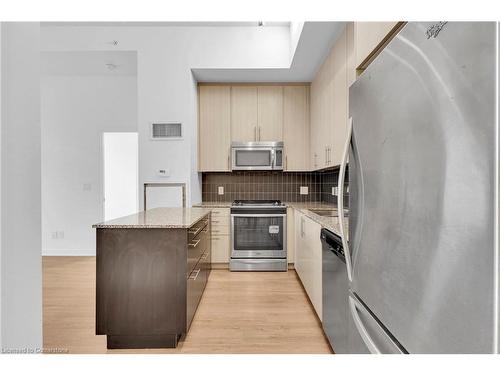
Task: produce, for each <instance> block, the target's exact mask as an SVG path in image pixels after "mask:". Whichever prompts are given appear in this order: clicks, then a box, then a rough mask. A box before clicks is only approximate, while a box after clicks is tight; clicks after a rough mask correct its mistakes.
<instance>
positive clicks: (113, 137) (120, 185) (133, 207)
mask: <svg viewBox="0 0 500 375" xmlns="http://www.w3.org/2000/svg"><path fill="white" fill-rule="evenodd" d="M138 146H139V145H138V140H137V133H121V132H120V133H116V132H115V133H104V134H103V153H104V155H103V156H104V171H103V172H104V173H103V175H104V220H113V219H116V218H118V217H122V216H127V215H131V214H135V213H136V212H137V211H138V209H139V193H138V191H137V190H138V187H139V182H138V172H139V165H138V164H139V161H138V158H137V157H138V152H139V150H138Z"/></svg>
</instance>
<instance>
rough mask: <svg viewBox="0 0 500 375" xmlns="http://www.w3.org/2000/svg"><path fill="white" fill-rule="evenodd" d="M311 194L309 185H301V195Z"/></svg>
mask: <svg viewBox="0 0 500 375" xmlns="http://www.w3.org/2000/svg"><path fill="white" fill-rule="evenodd" d="M308 194H309V187H308V186H301V187H300V195H308Z"/></svg>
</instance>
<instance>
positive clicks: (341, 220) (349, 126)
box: [337, 117, 352, 282]
mask: <svg viewBox="0 0 500 375" xmlns="http://www.w3.org/2000/svg"><path fill="white" fill-rule="evenodd" d="M351 137H352V117H350V118H349V122H348V124H347V137H346V141H345V145H344V152H343V153H342V162H341V163H340V171H339V180H338V189H339V195H338V197H337V205H338V212H339V224H340V237H342V247H343V248H344V253H345V263H346V267H347V278H348V279H349V282H351V281H352V258H351V252H350V251H349V243H348V242H347V239H346V234H345V233H344V179H345V169H346V165H347V158H348V156H349V146H350V144H351Z"/></svg>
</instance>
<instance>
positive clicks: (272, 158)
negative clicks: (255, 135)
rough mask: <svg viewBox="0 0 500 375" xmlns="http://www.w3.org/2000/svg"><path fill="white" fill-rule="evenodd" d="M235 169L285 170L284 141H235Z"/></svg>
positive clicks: (233, 145) (233, 146)
mask: <svg viewBox="0 0 500 375" xmlns="http://www.w3.org/2000/svg"><path fill="white" fill-rule="evenodd" d="M231 160H232V163H231V164H232V170H233V171H267V170H283V142H233V143H232V144H231Z"/></svg>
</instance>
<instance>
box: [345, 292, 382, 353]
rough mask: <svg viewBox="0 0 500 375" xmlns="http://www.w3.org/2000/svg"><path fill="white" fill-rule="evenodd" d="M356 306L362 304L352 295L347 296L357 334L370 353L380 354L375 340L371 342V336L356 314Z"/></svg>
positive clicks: (360, 306)
mask: <svg viewBox="0 0 500 375" xmlns="http://www.w3.org/2000/svg"><path fill="white" fill-rule="evenodd" d="M358 307H359V308H363V306H362V305H361V304H360V303H359V302H358V301H356V300H355V299H354V298H353V297H352V296H349V309H350V310H351V315H352V319H353V320H354V324H355V325H356V328H357V329H358V332H359V335H360V336H361V338H362V339H363V342H364V343H365V345H366V346H367V348H368V350H369V351H370V353H372V354H381V351H380V349H379V348H378V347H377V344H375V342H373V340H372V338H371V337H370V335H369V334H368V331H367V330H366V328H365V326H364V325H363V322H362V321H361V318H360V317H359V315H358V310H357V309H358Z"/></svg>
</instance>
